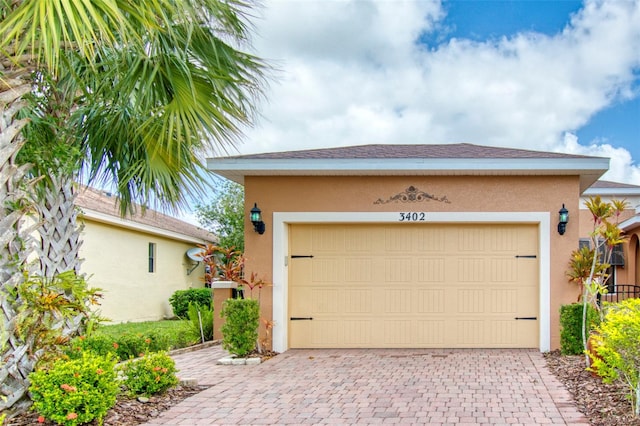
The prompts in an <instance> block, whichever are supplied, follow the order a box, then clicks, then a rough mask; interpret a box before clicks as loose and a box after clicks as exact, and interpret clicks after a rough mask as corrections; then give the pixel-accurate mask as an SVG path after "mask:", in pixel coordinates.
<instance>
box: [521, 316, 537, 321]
mask: <svg viewBox="0 0 640 426" xmlns="http://www.w3.org/2000/svg"><path fill="white" fill-rule="evenodd" d="M515 319H517V320H530V321H535V320H537V319H538V317H515Z"/></svg>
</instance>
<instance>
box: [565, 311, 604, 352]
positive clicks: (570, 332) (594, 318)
mask: <svg viewBox="0 0 640 426" xmlns="http://www.w3.org/2000/svg"><path fill="white" fill-rule="evenodd" d="M598 322H599V316H598V312H597V311H596V310H595V308H594V307H593V306H591V305H587V324H588V327H589V330H588V331H590V330H593V328H594V327H595V326H596V325H597V324H598ZM560 327H561V330H560V351H561V352H562V354H563V355H580V354H583V353H584V345H583V344H582V303H572V304H570V305H562V306H561V307H560Z"/></svg>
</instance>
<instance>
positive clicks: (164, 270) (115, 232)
mask: <svg viewBox="0 0 640 426" xmlns="http://www.w3.org/2000/svg"><path fill="white" fill-rule="evenodd" d="M82 238H83V240H84V242H83V244H82V247H81V250H80V256H81V257H82V258H83V259H84V263H83V264H82V272H83V273H85V274H87V275H88V276H89V284H90V285H91V286H93V287H99V288H101V289H102V290H103V294H104V298H103V299H102V304H101V306H100V307H99V308H98V309H99V310H100V311H101V314H102V315H103V316H105V317H107V318H109V319H110V320H112V321H113V322H116V323H118V322H127V321H132V322H137V321H151V320H159V319H163V318H167V317H171V316H173V311H172V309H171V305H170V304H169V301H168V300H169V297H170V296H171V295H172V294H173V292H174V291H176V290H182V289H187V288H190V287H203V285H204V284H203V282H202V281H201V278H202V277H203V276H204V268H203V266H202V264H200V265H198V267H197V268H196V269H195V270H194V271H193V272H192V273H191V274H189V275H187V270H188V267H189V266H190V264H189V262H188V260H187V259H186V258H185V252H186V251H187V250H188V249H190V248H192V247H194V246H195V245H194V244H189V243H185V242H179V241H175V240H171V239H168V238H163V237H160V236H156V235H152V234H146V233H142V232H136V231H132V230H127V229H122V228H119V227H114V226H111V225H107V224H104V223H100V222H94V221H91V220H85V228H84V231H83V235H82ZM149 243H155V244H156V272H153V273H150V272H149V270H148V253H149V251H148V249H149Z"/></svg>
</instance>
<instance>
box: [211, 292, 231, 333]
mask: <svg viewBox="0 0 640 426" xmlns="http://www.w3.org/2000/svg"><path fill="white" fill-rule="evenodd" d="M231 297H233V289H231V288H214V289H213V340H221V339H222V332H221V331H220V328H221V327H222V325H223V324H224V318H222V317H221V316H220V312H222V304H223V303H224V301H225V300H227V299H231Z"/></svg>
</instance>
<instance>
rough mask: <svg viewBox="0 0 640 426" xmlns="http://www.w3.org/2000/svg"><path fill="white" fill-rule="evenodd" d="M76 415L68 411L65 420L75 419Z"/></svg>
mask: <svg viewBox="0 0 640 426" xmlns="http://www.w3.org/2000/svg"><path fill="white" fill-rule="evenodd" d="M77 418H78V415H77V414H76V413H69V414H67V420H73V419H77Z"/></svg>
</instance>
